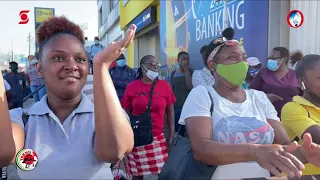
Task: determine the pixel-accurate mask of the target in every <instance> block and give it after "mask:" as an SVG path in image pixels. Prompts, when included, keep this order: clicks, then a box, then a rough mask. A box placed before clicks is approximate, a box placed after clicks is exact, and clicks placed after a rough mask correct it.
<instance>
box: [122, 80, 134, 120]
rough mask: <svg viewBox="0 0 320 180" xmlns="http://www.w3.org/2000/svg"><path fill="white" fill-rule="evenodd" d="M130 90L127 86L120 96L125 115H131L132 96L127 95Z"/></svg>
mask: <svg viewBox="0 0 320 180" xmlns="http://www.w3.org/2000/svg"><path fill="white" fill-rule="evenodd" d="M130 90H131V87H130V85H129V86H128V87H127V88H126V89H125V91H124V93H123V96H122V100H121V105H122V107H123V109H124V110H125V111H126V113H127V114H132V96H130V95H129V94H130V93H129V91H130Z"/></svg>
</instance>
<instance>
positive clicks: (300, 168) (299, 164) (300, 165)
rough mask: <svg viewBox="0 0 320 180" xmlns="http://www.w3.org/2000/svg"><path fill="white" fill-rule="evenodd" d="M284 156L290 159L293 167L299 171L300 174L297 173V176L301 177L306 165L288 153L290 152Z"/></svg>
mask: <svg viewBox="0 0 320 180" xmlns="http://www.w3.org/2000/svg"><path fill="white" fill-rule="evenodd" d="M282 155H283V156H284V157H286V158H289V159H290V160H291V162H292V163H293V165H294V166H295V167H296V168H297V169H298V171H299V172H298V173H296V176H301V175H302V171H303V170H304V168H305V166H304V164H303V163H302V162H301V161H300V160H299V159H298V158H297V157H296V156H294V155H293V154H291V153H288V152H283V153H282Z"/></svg>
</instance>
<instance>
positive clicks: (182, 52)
mask: <svg viewBox="0 0 320 180" xmlns="http://www.w3.org/2000/svg"><path fill="white" fill-rule="evenodd" d="M182 55H189V54H188V53H187V52H185V51H181V52H179V54H178V59H179V58H180V56H182Z"/></svg>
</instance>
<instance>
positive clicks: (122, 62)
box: [116, 59, 126, 67]
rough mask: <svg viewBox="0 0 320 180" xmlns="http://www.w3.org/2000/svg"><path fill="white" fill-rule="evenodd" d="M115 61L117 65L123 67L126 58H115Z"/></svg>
mask: <svg viewBox="0 0 320 180" xmlns="http://www.w3.org/2000/svg"><path fill="white" fill-rule="evenodd" d="M116 63H117V66H119V67H123V66H124V65H126V60H124V59H120V60H117V61H116Z"/></svg>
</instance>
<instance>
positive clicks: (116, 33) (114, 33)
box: [107, 21, 123, 44]
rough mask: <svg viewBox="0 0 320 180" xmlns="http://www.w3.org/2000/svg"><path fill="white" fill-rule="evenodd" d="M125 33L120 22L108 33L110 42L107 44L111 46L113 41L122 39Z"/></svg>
mask: <svg viewBox="0 0 320 180" xmlns="http://www.w3.org/2000/svg"><path fill="white" fill-rule="evenodd" d="M122 34H123V31H121V29H120V22H119V21H118V22H117V24H115V26H113V27H112V28H110V29H109V31H108V32H107V36H108V41H107V44H110V43H111V42H112V41H115V40H118V38H119V37H122Z"/></svg>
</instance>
